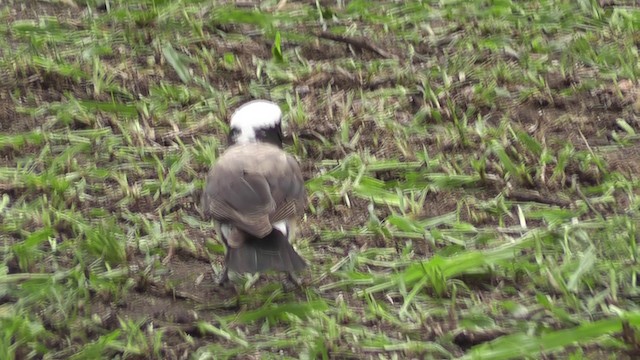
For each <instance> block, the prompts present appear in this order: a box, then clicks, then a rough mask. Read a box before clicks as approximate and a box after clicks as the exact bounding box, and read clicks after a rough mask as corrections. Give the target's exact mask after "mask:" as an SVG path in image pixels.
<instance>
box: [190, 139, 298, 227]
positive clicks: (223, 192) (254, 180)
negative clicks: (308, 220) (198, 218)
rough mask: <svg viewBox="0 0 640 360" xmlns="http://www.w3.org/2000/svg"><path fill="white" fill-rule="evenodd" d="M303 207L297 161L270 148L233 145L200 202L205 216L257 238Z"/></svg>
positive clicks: (224, 156)
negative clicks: (274, 224)
mask: <svg viewBox="0 0 640 360" xmlns="http://www.w3.org/2000/svg"><path fill="white" fill-rule="evenodd" d="M305 205H306V192H305V188H304V180H303V178H302V173H301V171H300V167H299V165H298V163H297V161H296V160H295V159H294V158H293V157H292V156H290V155H289V154H287V153H286V152H284V151H283V150H281V149H279V148H278V147H276V146H273V145H269V144H260V143H257V144H246V145H236V146H233V147H231V148H229V149H228V150H227V151H225V152H224V154H223V155H222V156H221V157H220V159H218V161H217V162H216V164H215V165H214V166H213V168H212V169H211V171H210V172H209V175H208V177H207V180H206V186H205V190H204V193H203V196H202V209H203V212H204V215H205V216H207V217H211V218H213V219H214V220H217V221H220V222H228V223H231V224H232V225H234V226H236V227H238V228H240V229H242V230H244V231H246V232H248V233H249V234H251V235H253V236H256V237H259V238H262V237H265V236H267V235H268V234H269V233H270V232H271V229H272V224H273V223H275V222H278V221H281V220H285V219H287V218H291V217H293V216H296V215H297V214H299V213H301V212H302V211H303V210H304V207H305Z"/></svg>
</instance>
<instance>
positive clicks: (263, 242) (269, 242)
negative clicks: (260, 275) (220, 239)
mask: <svg viewBox="0 0 640 360" xmlns="http://www.w3.org/2000/svg"><path fill="white" fill-rule="evenodd" d="M227 251H228V253H227V266H228V268H229V269H230V270H232V271H235V272H238V273H256V272H265V271H269V270H272V271H286V272H294V271H299V270H302V269H304V268H306V267H307V264H306V262H305V261H304V259H302V257H301V256H300V255H298V253H297V252H296V251H295V250H294V249H293V246H291V244H290V243H289V240H288V239H287V237H286V236H285V235H283V234H282V233H281V232H280V231H278V230H273V231H272V232H271V233H270V234H269V235H267V236H266V237H264V238H262V239H258V238H253V237H251V238H249V239H247V240H246V241H244V242H243V244H242V245H241V246H240V247H238V248H232V247H229V248H228V249H227Z"/></svg>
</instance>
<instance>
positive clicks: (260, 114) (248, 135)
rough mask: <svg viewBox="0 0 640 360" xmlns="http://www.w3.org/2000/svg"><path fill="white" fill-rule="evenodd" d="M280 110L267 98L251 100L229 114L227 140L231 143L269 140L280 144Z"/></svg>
mask: <svg viewBox="0 0 640 360" xmlns="http://www.w3.org/2000/svg"><path fill="white" fill-rule="evenodd" d="M281 119H282V110H281V109H280V106H278V105H277V104H276V103H274V102H271V101H268V100H253V101H249V102H247V103H245V104H243V105H242V106H240V107H239V108H238V109H236V111H234V112H233V114H232V115H231V121H230V124H229V125H230V127H231V132H230V133H229V140H230V142H231V143H232V144H246V143H250V142H269V143H273V144H275V145H278V146H280V147H281V146H282V130H281Z"/></svg>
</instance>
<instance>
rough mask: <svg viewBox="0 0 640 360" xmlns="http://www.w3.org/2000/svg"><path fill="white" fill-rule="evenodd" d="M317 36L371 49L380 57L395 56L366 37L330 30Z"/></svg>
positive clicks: (359, 47) (362, 48) (363, 48)
mask: <svg viewBox="0 0 640 360" xmlns="http://www.w3.org/2000/svg"><path fill="white" fill-rule="evenodd" d="M316 36H317V37H319V38H321V39H326V40H332V41H337V42H341V43H344V44H348V45H351V46H353V47H356V48H358V49H361V50H369V51H371V52H374V53H376V54H378V55H379V56H380V57H383V58H385V59H391V58H394V56H393V55H392V54H390V53H389V52H387V51H386V50H384V49H381V48H380V47H378V46H377V45H374V44H372V43H371V42H370V41H369V40H368V39H365V38H354V37H347V36H344V35H337V34H332V33H330V32H328V31H322V32H320V33H318V34H316Z"/></svg>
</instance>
